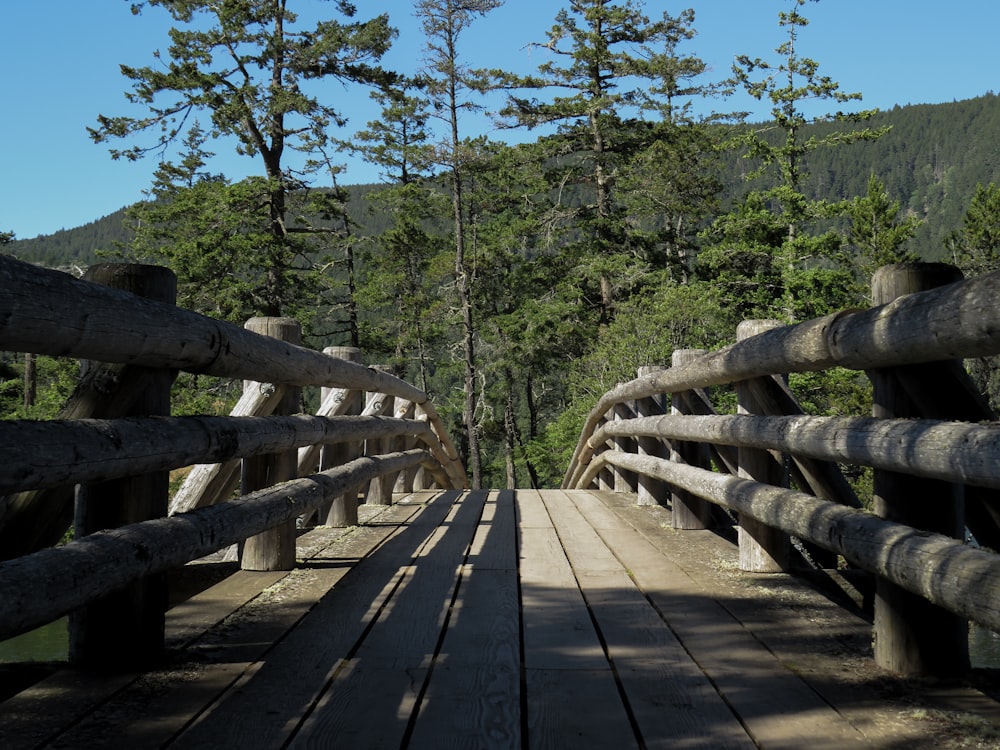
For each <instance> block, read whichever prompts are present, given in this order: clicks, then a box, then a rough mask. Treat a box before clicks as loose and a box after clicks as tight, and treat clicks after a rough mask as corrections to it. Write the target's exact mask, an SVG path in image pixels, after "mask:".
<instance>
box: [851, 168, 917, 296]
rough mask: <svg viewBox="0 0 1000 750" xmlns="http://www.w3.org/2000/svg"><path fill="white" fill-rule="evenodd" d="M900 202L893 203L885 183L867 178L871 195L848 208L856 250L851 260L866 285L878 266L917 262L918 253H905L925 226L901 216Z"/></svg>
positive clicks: (860, 198) (852, 241) (853, 245)
mask: <svg viewBox="0 0 1000 750" xmlns="http://www.w3.org/2000/svg"><path fill="white" fill-rule="evenodd" d="M899 211H900V204H899V201H893V200H891V199H890V198H889V195H888V193H886V191H885V186H884V185H883V184H882V181H881V180H879V179H878V178H877V177H876V176H875V175H872V176H871V177H869V178H868V192H867V193H866V194H865V195H864V196H862V197H858V198H855V199H854V200H853V201H852V202H851V203H850V205H849V207H848V208H847V212H846V215H847V218H848V219H849V220H850V229H849V230H848V233H847V243H848V245H849V247H850V248H853V250H854V251H855V257H854V258H853V259H852V260H854V262H855V263H856V267H857V268H858V270H859V271H860V274H861V279H862V280H863V281H864V282H869V281H870V280H871V277H872V274H873V273H875V269H877V268H878V267H879V266H887V265H889V264H891V263H908V262H912V261H916V260H918V258H917V256H916V254H915V253H913V252H912V251H909V250H904V249H903V245H905V244H906V243H907V242H909V240H910V239H912V237H913V235H914V233H915V232H916V229H917V227H918V226H920V224H921V223H923V222H922V221H921V220H920V219H918V218H916V217H915V216H907V217H904V218H902V219H901V218H900V217H899Z"/></svg>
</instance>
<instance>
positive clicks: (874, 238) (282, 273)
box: [0, 0, 1000, 486]
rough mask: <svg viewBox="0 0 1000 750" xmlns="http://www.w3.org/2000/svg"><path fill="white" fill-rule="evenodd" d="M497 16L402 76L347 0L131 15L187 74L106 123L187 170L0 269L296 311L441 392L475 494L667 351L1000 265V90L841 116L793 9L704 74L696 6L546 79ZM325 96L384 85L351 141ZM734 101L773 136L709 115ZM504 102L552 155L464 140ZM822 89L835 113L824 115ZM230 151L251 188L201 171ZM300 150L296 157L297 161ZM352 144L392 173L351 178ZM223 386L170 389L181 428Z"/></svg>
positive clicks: (597, 45) (530, 145) (17, 370)
mask: <svg viewBox="0 0 1000 750" xmlns="http://www.w3.org/2000/svg"><path fill="white" fill-rule="evenodd" d="M501 3H502V0H463V1H462V2H458V1H457V0H415V2H414V10H415V12H416V15H417V18H418V19H419V22H420V25H421V29H422V32H423V34H424V36H425V38H426V47H425V53H426V54H425V56H424V58H423V65H422V67H420V69H419V70H413V71H389V70H385V69H383V68H382V67H381V66H380V64H379V60H380V58H381V56H382V55H383V54H384V53H385V51H386V49H388V47H389V46H390V45H391V43H392V39H393V35H394V31H393V29H392V27H391V26H390V25H389V18H388V16H385V15H381V16H377V17H375V18H372V19H367V20H365V19H359V18H357V17H356V13H357V11H356V10H355V8H354V7H353V6H351V5H350V4H347V3H334V4H331V5H332V6H335V7H336V12H338V13H339V14H340V17H339V18H338V19H336V20H332V19H331V20H327V21H323V22H320V23H319V24H318V25H317V26H316V27H315V28H309V29H298V28H296V27H295V21H296V19H295V17H294V16H293V15H292V14H291V12H290V10H289V8H291V6H293V5H294V2H293V0H234V1H233V2H231V3H226V4H223V5H219V4H216V3H211V2H207V1H203V0H191V1H190V2H186V3H183V4H176V3H170V2H167V1H166V0H148V1H147V2H145V3H139V4H138V5H137V8H138V9H140V10H143V11H152V10H154V9H156V10H158V11H165V12H166V13H168V14H169V15H170V18H171V20H172V22H173V24H174V26H173V28H172V29H171V30H170V39H171V45H170V47H169V48H168V49H166V50H164V51H161V52H160V53H157V56H158V57H159V56H161V55H162V60H167V61H169V64H167V65H163V64H160V63H158V64H157V65H156V66H154V67H149V68H123V73H124V74H125V76H126V78H128V79H129V85H130V86H131V91H132V93H131V94H130V96H131V97H132V100H133V101H136V102H140V103H142V104H144V105H146V106H147V107H148V116H143V117H124V116H101V117H100V118H99V120H98V123H97V126H96V127H94V128H93V129H92V130H91V134H92V136H93V138H94V140H95V141H97V142H105V143H109V144H121V148H118V147H117V145H116V146H115V147H114V148H113V149H112V155H113V156H115V157H116V158H127V159H139V158H142V157H143V156H144V155H146V154H148V153H156V154H160V155H161V156H162V155H163V154H172V155H173V156H172V157H171V158H161V159H160V160H159V161H158V163H157V165H156V167H155V170H153V171H152V185H151V188H150V190H149V194H148V200H146V201H143V202H141V203H138V204H136V205H134V206H130V207H127V208H125V209H123V210H122V211H121V212H117V213H116V214H113V215H112V216H109V217H105V218H103V219H100V220H98V221H95V222H93V223H92V224H89V225H87V226H86V227H81V228H79V229H75V230H67V231H64V232H59V233H56V234H55V235H52V236H51V237H39V238H35V239H26V240H15V241H11V242H6V243H5V244H4V245H3V248H2V252H5V253H10V254H13V255H15V256H17V257H19V258H22V259H24V260H29V261H32V262H36V263H42V264H45V265H49V266H54V267H60V268H65V269H68V270H71V271H73V272H76V271H77V269H79V268H82V267H83V266H85V265H87V264H89V263H91V262H93V261H94V260H97V259H100V260H113V259H115V258H122V259H128V260H135V261H140V262H153V263H160V264H163V265H167V266H169V267H171V268H172V269H173V270H174V271H175V272H176V273H177V274H178V277H179V280H180V296H181V300H180V302H181V304H183V305H185V306H187V307H190V308H193V309H196V310H198V311H200V312H203V313H205V314H208V315H212V316H216V317H222V318H226V319H229V320H232V321H234V322H242V321H243V320H245V319H246V318H248V317H251V316H253V315H293V316H295V317H297V318H299V319H300V320H302V321H303V324H304V326H305V330H306V340H307V343H308V344H309V345H310V346H313V347H316V348H319V347H322V346H326V345H353V346H358V347H360V348H361V349H362V350H363V351H364V353H365V361H366V362H368V363H369V364H385V365H388V366H390V367H391V368H393V370H394V371H395V372H397V373H398V374H399V375H401V376H403V377H405V378H406V379H408V380H410V381H411V382H414V383H415V384H417V385H418V386H420V387H422V388H423V389H425V390H426V391H428V393H430V394H431V396H432V397H433V398H434V399H435V401H436V402H437V403H438V405H439V408H440V409H441V411H442V413H443V414H444V415H446V417H447V419H449V420H450V422H451V426H452V427H453V429H454V434H455V435H456V436H457V437H458V440H459V442H460V444H461V449H462V452H463V458H464V459H465V462H466V465H467V467H468V469H469V473H470V481H471V483H472V485H473V486H527V485H533V486H550V485H553V484H557V483H558V482H559V480H560V478H561V476H562V472H563V471H564V469H565V467H566V461H567V457H568V454H569V453H570V452H571V450H572V446H573V445H574V443H575V441H576V435H577V433H578V430H579V425H580V423H581V421H582V417H583V415H584V414H585V413H586V412H587V411H588V410H589V409H590V408H591V406H592V404H593V403H594V402H595V400H596V399H597V398H598V397H599V396H600V395H601V394H602V393H603V392H604V391H605V390H607V389H608V388H610V387H612V386H613V385H615V383H616V382H620V381H622V380H626V379H630V378H632V377H634V375H635V373H636V369H637V368H638V367H640V366H647V365H662V364H665V363H669V361H670V356H671V353H672V352H673V351H674V350H675V349H678V348H714V347H718V346H721V345H724V344H727V343H729V342H731V341H732V338H733V335H734V331H735V327H736V324H737V323H738V322H739V321H740V320H742V319H746V318H777V319H780V320H783V321H785V322H795V321H798V320H804V319H807V318H811V317H814V316H816V315H821V314H825V313H828V312H831V311H834V310H838V309H842V308H844V307H849V306H858V305H864V304H866V297H867V291H866V290H867V286H868V281H869V278H870V274H871V272H872V271H873V270H874V269H875V268H876V267H877V266H879V265H882V264H885V263H890V262H897V261H907V260H914V259H918V258H922V259H926V260H937V259H946V260H948V261H949V262H955V263H957V264H959V265H960V266H961V267H962V268H963V269H964V270H966V271H967V272H968V273H981V272H984V271H990V270H993V269H994V268H995V267H996V261H995V258H996V253H997V250H998V248H1000V189H998V188H997V187H996V183H997V182H1000V175H998V171H1000V163H998V161H1000V160H998V155H997V152H996V148H995V144H996V142H997V140H998V136H1000V103H998V100H997V97H996V96H994V95H992V94H986V95H984V96H982V97H979V98H976V99H972V100H968V101H961V102H953V103H950V104H937V105H914V106H901V107H896V108H894V109H892V110H891V111H886V112H873V111H863V110H862V111H854V112H851V111H849V106H850V104H851V102H856V101H857V100H858V99H859V98H860V96H859V95H858V94H854V93H847V92H843V91H841V90H840V87H839V84H837V83H836V82H834V81H832V80H831V79H829V78H828V77H825V76H823V75H821V74H820V73H819V72H818V70H819V67H820V66H819V63H817V62H815V61H813V60H811V59H809V58H808V57H807V56H805V55H804V54H803V52H802V50H801V49H799V46H797V45H796V44H795V42H796V41H797V40H798V32H799V31H800V30H801V29H802V28H803V27H804V26H805V25H807V24H808V19H807V18H806V17H805V16H804V15H803V14H804V12H805V10H806V8H807V5H806V1H805V0H783V1H782V2H776V3H775V5H776V6H780V8H781V10H780V12H777V13H776V17H777V19H778V24H779V26H780V28H781V30H782V32H783V33H784V34H786V35H787V40H788V41H787V42H786V43H785V44H782V45H781V46H779V47H777V48H776V49H775V50H774V51H773V53H772V54H771V55H769V56H768V57H767V58H766V59H762V58H757V57H750V56H742V55H741V56H738V57H737V58H736V62H735V63H734V66H733V71H732V75H731V77H730V78H728V79H726V80H719V81H706V76H707V75H708V73H707V70H706V66H705V65H704V63H703V62H702V61H701V60H699V59H698V58H697V57H694V56H691V55H687V54H685V52H684V50H685V45H686V44H687V43H688V42H689V41H690V39H691V38H692V37H693V35H694V32H695V17H694V13H693V12H692V11H682V12H681V13H679V14H678V15H676V16H671V15H670V14H668V13H666V12H662V13H660V15H658V16H651V15H647V9H646V8H645V7H644V4H643V3H642V2H641V0H622V1H621V2H612V1H611V0H572V2H567V3H566V4H565V7H564V8H562V9H560V10H558V11H557V12H556V13H554V23H553V26H552V27H551V29H549V30H548V32H546V33H544V34H543V35H541V37H542V38H540V39H539V43H538V45H537V46H538V49H539V54H540V56H541V57H543V58H544V59H543V61H542V62H541V63H540V64H539V66H538V71H537V73H536V74H533V75H527V76H524V75H515V74H513V73H510V72H507V71H502V70H480V69H476V68H473V67H470V65H471V64H474V63H475V60H466V59H464V58H462V56H461V54H460V51H461V50H462V45H461V37H462V32H463V31H464V30H465V29H467V28H468V26H469V25H471V24H473V23H486V22H488V16H489V13H490V11H491V10H493V9H495V8H496V7H498V6H499V5H500V4H501ZM157 6H159V7H157ZM546 55H547V56H546ZM161 62H162V61H161ZM327 79H329V80H333V81H335V82H337V84H338V85H350V86H356V87H358V89H359V90H364V89H367V90H368V91H370V92H371V95H372V97H373V98H374V99H375V100H376V101H377V102H378V103H379V105H380V106H381V107H382V111H381V117H380V118H379V119H377V120H373V121H371V122H369V123H367V125H366V127H365V128H364V129H363V130H360V131H358V132H356V133H353V134H350V133H344V132H341V124H342V123H343V122H344V119H345V118H344V116H343V113H342V112H340V111H338V110H337V109H336V108H335V107H334V106H332V105H331V104H330V103H329V102H327V101H326V100H324V98H323V97H322V91H323V89H322V88H321V87H318V86H317V85H316V83H317V82H318V81H320V82H321V81H323V80H327ZM275 81H281V85H280V86H275V85H274V82H275ZM740 88H742V89H743V90H745V91H746V92H748V93H749V94H751V95H752V96H754V97H756V98H758V99H760V100H762V101H767V102H770V103H771V105H772V109H771V115H772V118H771V119H769V120H767V121H766V122H760V123H752V122H745V121H744V120H743V119H742V118H741V117H740V116H739V115H738V114H732V115H724V116H718V115H713V116H711V117H700V116H697V115H696V114H695V112H697V111H698V108H697V107H694V106H693V103H695V102H698V101H700V100H702V99H708V98H712V100H713V101H720V99H719V97H720V96H721V97H722V99H721V101H725V99H724V95H725V92H726V91H731V90H733V89H740ZM490 92H492V93H493V94H494V96H500V97H501V98H502V100H503V104H502V105H500V106H499V107H497V108H496V111H495V112H492V113H491V114H492V115H493V116H494V117H495V118H496V119H498V120H500V121H502V122H503V123H504V126H505V128H509V129H520V131H521V132H522V133H524V132H528V133H531V134H532V135H533V137H534V140H531V139H528V140H524V141H523V142H518V143H516V145H511V144H508V143H505V142H499V141H492V140H490V139H489V138H486V137H483V136H482V135H480V134H477V133H466V132H463V122H464V120H463V119H462V118H461V115H462V113H463V112H466V111H468V110H469V109H475V108H482V107H484V106H485V105H484V103H483V101H484V100H483V95H484V94H485V93H490ZM806 101H809V103H810V105H814V104H815V103H816V102H821V103H828V104H829V110H830V114H829V115H823V116H819V117H817V116H806V115H805V114H803V106H802V105H803V103H804V102H806ZM713 111H714V108H713ZM219 136H226V137H228V138H233V139H236V142H237V143H238V149H239V151H240V153H242V154H244V155H246V156H248V157H249V158H253V159H255V160H256V163H257V164H258V166H259V167H260V174H259V176H258V177H252V178H248V179H245V180H240V181H231V180H229V179H227V178H226V176H225V175H220V174H217V173H214V172H213V171H212V169H211V157H212V153H211V152H210V151H209V150H208V148H209V145H211V144H212V143H213V141H214V139H215V138H216V137H219ZM292 149H294V151H295V152H297V153H300V154H306V155H307V157H308V158H307V160H306V161H305V164H304V166H301V165H297V166H296V167H295V168H294V169H293V168H292V167H290V166H289V164H288V153H289V150H292ZM345 152H350V153H351V154H353V155H359V156H361V157H363V158H364V159H366V160H367V161H369V162H370V163H371V164H373V165H376V166H377V167H378V168H379V171H380V172H381V173H382V174H384V175H385V181H384V182H383V183H381V184H379V185H352V186H345V185H343V184H341V182H342V178H343V177H344V174H343V170H342V167H341V164H340V162H338V157H339V156H341V155H342V154H344V153H345ZM0 229H2V228H0ZM7 239H9V238H7ZM71 366H72V365H71V364H68V363H64V364H60V363H54V362H49V361H40V362H39V363H38V364H37V372H38V378H39V382H40V383H43V384H49V385H50V386H51V387H50V389H49V391H44V389H43V390H40V391H39V393H40V394H42V393H44V394H45V395H39V396H38V398H37V400H32V403H31V404H27V403H26V402H27V401H28V400H29V399H24V398H22V396H23V395H24V394H23V393H22V391H23V388H22V383H23V381H24V379H23V377H22V369H23V366H22V364H21V363H20V362H18V361H14V360H13V359H12V358H9V357H8V358H7V359H6V361H2V360H0V368H2V372H0V376H2V377H4V378H6V379H5V380H3V381H2V382H0V416H5V417H9V416H19V415H27V416H38V415H42V413H43V412H45V411H46V410H47V413H52V412H54V411H55V410H57V409H58V401H59V397H60V394H63V395H64V393H65V391H66V389H67V388H68V384H69V383H71V382H72V379H71V377H70V376H69V375H68V374H67V369H68V368H70V367H71ZM993 372H994V370H993V369H992V368H990V367H988V366H984V367H983V368H982V371H981V372H980V373H979V374H980V376H981V380H982V385H983V387H984V388H985V389H988V390H997V384H996V383H995V382H991V379H992V380H995V377H994V376H993V375H992V374H991V373H993ZM193 385H194V386H195V387H192V386H193ZM793 385H794V386H795V387H797V388H798V389H799V393H800V395H801V397H802V398H803V400H804V402H805V405H806V406H807V407H808V408H809V409H811V410H813V411H814V412H817V413H827V414H834V413H844V414H846V413H863V412H864V411H865V410H866V409H870V406H869V405H868V404H867V403H866V398H867V396H866V393H867V388H866V385H865V383H864V377H863V375H861V374H858V373H849V372H843V373H834V374H832V375H823V376H818V375H817V376H812V375H810V376H808V377H803V378H800V379H799V381H798V382H795V383H793ZM227 389H228V390H227ZM227 393H228V394H229V397H230V398H231V397H232V396H233V394H234V393H235V387H231V386H228V385H227V384H224V383H212V382H207V381H206V380H205V379H204V378H202V379H199V380H198V382H197V383H196V384H193V383H192V382H191V379H187V378H181V379H180V380H179V381H178V389H177V401H176V410H177V411H178V413H191V412H197V411H199V410H204V409H207V408H208V407H207V406H206V404H208V403H215V402H217V401H218V398H219V395H220V394H227ZM717 397H718V399H719V403H720V404H723V405H724V404H725V403H726V399H727V394H725V393H720V394H717Z"/></svg>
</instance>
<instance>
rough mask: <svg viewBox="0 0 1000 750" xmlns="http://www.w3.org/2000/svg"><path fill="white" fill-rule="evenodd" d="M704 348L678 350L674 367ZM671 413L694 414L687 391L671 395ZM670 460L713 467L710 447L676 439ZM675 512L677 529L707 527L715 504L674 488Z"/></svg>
mask: <svg viewBox="0 0 1000 750" xmlns="http://www.w3.org/2000/svg"><path fill="white" fill-rule="evenodd" d="M704 353H705V350H704V349H677V350H675V351H674V353H673V356H672V357H671V362H670V364H671V366H673V367H680V366H681V365H683V364H686V363H688V362H690V361H691V360H693V359H697V358H698V357H700V356H701V355H703V354H704ZM670 412H671V414H693V413H694V411H693V410H692V409H691V407H690V405H689V404H688V402H687V399H686V398H685V396H684V394H683V393H672V394H670ZM670 460H671V461H674V462H677V463H684V464H687V465H688V466H696V467H698V468H701V469H707V468H710V466H711V459H710V458H709V456H708V446H707V445H706V444H704V443H690V442H681V441H675V442H673V443H672V444H671V452H670ZM671 514H672V516H673V527H674V528H675V529H707V528H709V526H710V525H711V520H712V506H711V505H710V504H709V503H707V502H705V501H704V500H702V499H701V498H699V497H695V496H694V495H692V494H691V493H690V492H685V491H684V490H679V489H674V491H673V494H672V496H671Z"/></svg>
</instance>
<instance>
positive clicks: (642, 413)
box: [635, 367, 669, 505]
mask: <svg viewBox="0 0 1000 750" xmlns="http://www.w3.org/2000/svg"><path fill="white" fill-rule="evenodd" d="M663 369H665V368H663V367H640V368H639V371H638V373H637V375H638V376H639V377H640V378H641V377H643V376H645V375H652V374H653V373H654V372H659V371H661V370H663ZM635 411H636V415H637V416H639V417H655V416H659V415H660V414H663V413H664V412H665V411H666V403H665V399H664V397H663V395H662V394H661V395H657V396H650V397H649V398H641V399H639V400H638V401H636V402H635ZM637 449H638V453H639V455H640V456H655V457H657V458H665V457H666V455H667V453H668V451H667V446H666V445H665V444H664V442H663V441H662V440H660V439H659V438H653V437H640V438H639V439H638V445H637ZM636 481H637V482H638V485H639V486H638V496H639V498H638V503H639V505H666V500H667V497H668V495H669V490H668V488H667V486H666V485H665V484H664V483H663V482H661V481H660V480H659V479H654V478H653V477H648V476H646V475H645V474H639V475H638V476H637V477H636Z"/></svg>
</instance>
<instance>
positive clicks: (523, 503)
mask: <svg viewBox="0 0 1000 750" xmlns="http://www.w3.org/2000/svg"><path fill="white" fill-rule="evenodd" d="M633 502H634V501H633ZM367 510H368V514H367V515H368V517H369V520H368V521H367V522H366V523H364V524H362V525H361V526H358V527H355V528H353V529H351V530H347V531H344V530H336V529H316V530H314V531H310V532H308V533H306V534H304V535H303V536H301V537H300V540H299V555H300V558H301V560H300V565H299V566H298V567H297V568H296V570H294V571H292V572H290V573H249V572H235V573H233V574H232V575H228V576H227V577H226V578H225V579H224V580H221V581H220V582H218V583H216V584H215V585H212V586H210V587H208V588H204V589H203V590H201V591H200V592H198V593H195V594H194V595H193V596H191V597H190V598H188V599H186V600H185V601H183V602H182V603H179V604H178V605H177V606H175V607H173V608H172V609H171V610H170V612H169V614H168V622H167V638H168V645H169V653H168V656H169V659H168V663H167V664H166V666H164V667H162V668H158V669H156V670H153V671H149V672H140V673H136V674H129V675H104V676H102V675H96V674H84V673H77V672H74V671H72V670H68V669H64V670H60V671H57V672H55V673H54V674H52V675H50V676H48V677H47V678H45V679H43V680H42V681H40V682H38V683H36V684H35V685H34V686H33V687H30V688H28V689H26V690H24V691H22V692H20V693H19V694H17V695H15V696H13V697H11V698H9V699H8V700H6V701H5V702H3V703H2V704H0V747H3V748H6V749H7V750H14V749H15V748H29V747H40V746H48V747H61V748H76V747H80V748H83V747H86V748H98V747H115V748H122V747H128V748H141V747H161V746H169V747H171V748H207V747H213V748H225V747H234V748H235V747H241V748H278V747H294V748H298V747H320V748H435V749H436V748H452V747H454V748H457V747H468V748H486V747H495V748H574V749H587V748H615V749H616V750H618V749H619V748H622V749H623V748H629V747H637V748H654V747H662V748H753V747H767V748H796V749H799V748H809V749H810V750H826V749H829V750H834V749H837V750H841V749H842V748H853V747H881V748H914V747H935V748H947V747H952V746H953V747H988V746H994V745H991V744H968V745H966V744H964V743H965V742H966V741H967V740H968V739H969V737H972V742H988V741H989V737H991V736H992V737H994V738H996V737H997V736H998V735H996V734H993V735H991V734H990V732H991V731H992V730H991V727H993V726H997V725H1000V722H998V721H997V708H996V704H995V703H994V702H993V701H992V700H991V699H989V698H988V697H987V696H986V695H985V694H984V693H982V692H979V691H978V690H975V689H973V688H972V687H970V686H969V685H968V684H957V683H956V684H951V685H942V684H914V683H907V684H906V686H905V687H906V689H905V690H904V689H903V687H902V686H901V684H900V683H899V682H897V681H894V680H891V679H889V678H888V677H886V676H884V675H880V674H878V673H877V672H876V671H875V668H874V667H873V666H872V665H871V662H870V659H868V657H867V652H868V651H869V644H868V640H869V639H870V635H869V634H870V625H869V623H868V622H867V621H866V620H865V619H864V618H863V617H861V616H860V615H859V613H858V612H857V611H855V612H852V611H851V609H850V607H848V608H846V609H845V608H844V607H842V606H840V605H839V604H837V603H834V601H832V599H831V597H829V596H827V595H824V594H823V593H821V592H820V590H819V589H818V588H816V587H814V586H812V585H809V584H808V583H807V582H806V581H804V580H803V579H797V578H789V577H788V576H760V575H756V576H750V575H746V574H742V573H739V572H738V571H737V570H736V564H735V557H736V553H735V550H734V548H733V546H732V545H731V544H730V543H729V542H727V541H726V540H724V539H722V538H721V537H719V536H716V535H714V534H712V533H710V532H692V531H687V532H676V531H673V530H671V529H670V528H669V513H668V512H666V511H665V510H664V509H663V508H641V507H637V506H635V505H633V504H630V502H629V499H628V498H625V497H622V496H616V495H612V494H610V493H590V492H571V493H567V492H562V491H542V492H535V491H523V490H518V491H517V492H516V493H515V492H511V491H500V492H486V491H483V492H464V493H459V492H439V493H433V492H427V493H418V494H416V495H412V496H407V497H405V498H402V499H401V500H400V502H399V503H397V504H396V505H393V506H391V507H389V508H386V509H383V510H380V512H379V513H378V515H374V516H372V515H371V514H372V512H373V509H367ZM188 567H189V568H191V569H197V570H196V572H197V574H198V577H199V578H204V577H206V576H208V575H212V574H215V573H216V572H219V573H220V574H221V573H227V574H228V573H231V572H232V566H231V565H230V564H225V563H218V562H206V563H199V564H197V565H192V566H188ZM189 572H190V571H189ZM970 727H974V729H970ZM970 733H971V734H970ZM951 742H955V743H959V742H961V743H963V744H953V745H952V744H949V743H951Z"/></svg>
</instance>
